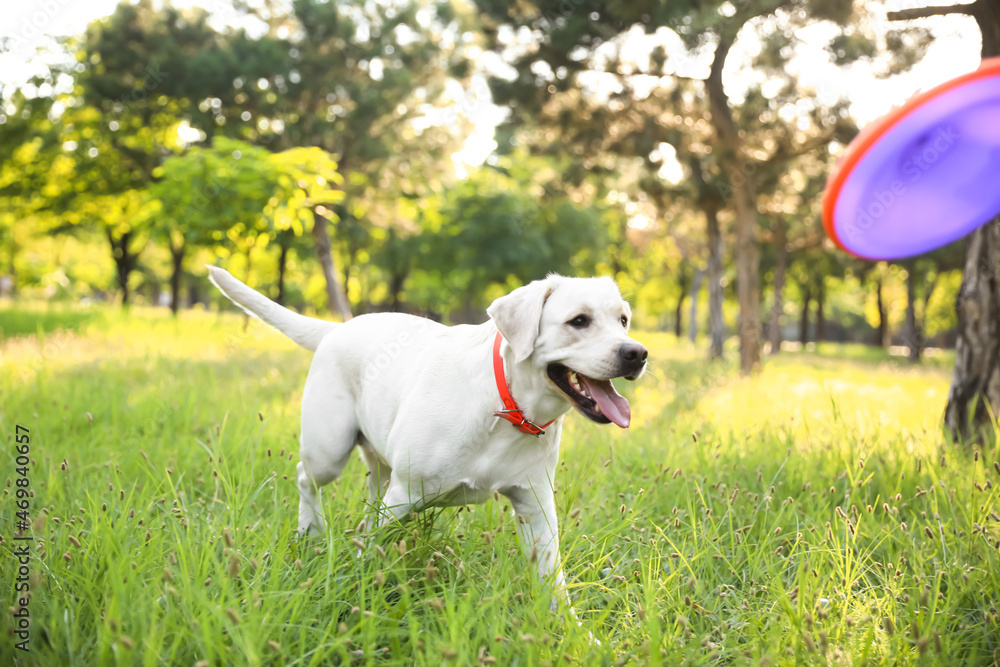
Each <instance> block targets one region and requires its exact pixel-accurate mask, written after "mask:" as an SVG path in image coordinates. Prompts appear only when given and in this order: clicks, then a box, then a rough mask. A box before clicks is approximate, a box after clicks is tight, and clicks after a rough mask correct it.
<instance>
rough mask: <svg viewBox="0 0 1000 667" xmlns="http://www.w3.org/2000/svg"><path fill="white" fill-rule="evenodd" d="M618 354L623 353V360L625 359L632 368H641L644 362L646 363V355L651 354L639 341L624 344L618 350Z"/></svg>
mask: <svg viewBox="0 0 1000 667" xmlns="http://www.w3.org/2000/svg"><path fill="white" fill-rule="evenodd" d="M618 354H620V355H621V358H622V361H624V362H625V363H626V364H627V365H628V366H629V367H630V368H640V367H641V366H642V365H643V364H644V363H646V357H647V356H649V353H648V352H647V351H646V348H644V347H643V346H642V345H639V344H638V343H629V344H628V345H622V346H621V348H620V349H619V350H618Z"/></svg>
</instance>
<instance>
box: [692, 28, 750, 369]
mask: <svg viewBox="0 0 1000 667" xmlns="http://www.w3.org/2000/svg"><path fill="white" fill-rule="evenodd" d="M730 47H732V41H731V40H730V39H727V38H724V39H722V40H720V42H719V44H718V46H716V48H715V56H714V58H713V60H712V68H711V71H710V73H709V76H708V79H707V80H706V81H705V86H706V88H707V89H708V98H709V104H710V107H711V110H712V124H713V126H714V127H715V131H716V134H717V136H718V140H719V144H720V149H721V150H720V156H719V160H720V162H721V163H722V164H723V165H724V169H725V173H726V176H727V177H728V179H729V187H730V189H731V193H730V194H731V195H732V200H733V201H732V203H733V210H734V212H735V214H736V293H737V299H738V301H739V304H740V331H739V336H740V372H741V373H743V374H744V375H746V374H749V373H751V372H754V371H756V370H758V369H759V368H760V339H761V318H760V278H759V276H758V271H759V266H760V256H759V252H758V248H757V238H756V230H757V197H756V194H755V193H754V188H753V183H752V181H751V177H752V176H753V173H754V172H755V171H756V169H757V165H756V164H755V163H753V162H751V161H749V160H748V159H747V158H745V157H744V155H743V145H742V144H743V142H742V140H741V139H740V135H739V130H738V128H737V127H736V123H735V122H734V121H733V114H732V110H731V109H730V107H729V98H728V97H727V96H726V92H725V89H724V88H723V86H722V70H723V67H724V66H725V63H726V57H727V55H728V54H729V49H730Z"/></svg>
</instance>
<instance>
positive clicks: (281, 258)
mask: <svg viewBox="0 0 1000 667" xmlns="http://www.w3.org/2000/svg"><path fill="white" fill-rule="evenodd" d="M287 267H288V246H287V245H282V246H281V254H280V255H278V297H277V298H276V299H275V301H276V302H277V303H278V305H279V306H284V305H285V270H286V269H287Z"/></svg>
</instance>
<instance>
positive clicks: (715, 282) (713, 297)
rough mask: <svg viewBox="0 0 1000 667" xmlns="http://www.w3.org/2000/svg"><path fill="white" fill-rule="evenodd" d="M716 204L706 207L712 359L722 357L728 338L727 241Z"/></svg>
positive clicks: (710, 347)
mask: <svg viewBox="0 0 1000 667" xmlns="http://www.w3.org/2000/svg"><path fill="white" fill-rule="evenodd" d="M718 212H719V211H718V209H717V207H716V206H714V205H712V206H708V207H706V208H705V218H706V221H707V223H708V228H707V231H708V333H709V336H710V337H711V343H710V344H709V348H708V358H709V359H710V360H714V359H722V344H723V343H724V342H725V339H726V322H725V320H723V319H722V302H723V299H724V297H725V295H724V294H723V292H722V255H723V253H724V252H725V245H724V244H725V241H724V240H723V238H722V230H721V229H720V228H719V216H718Z"/></svg>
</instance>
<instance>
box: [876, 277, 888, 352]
mask: <svg viewBox="0 0 1000 667" xmlns="http://www.w3.org/2000/svg"><path fill="white" fill-rule="evenodd" d="M875 302H876V305H877V306H878V330H877V331H876V332H875V333H876V335H877V336H878V340H877V341H876V344H877V345H878V346H879V347H883V348H885V347H889V314H888V313H886V312H885V300H884V299H883V298H882V276H881V274H880V275H879V276H878V278H876V279H875Z"/></svg>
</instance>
